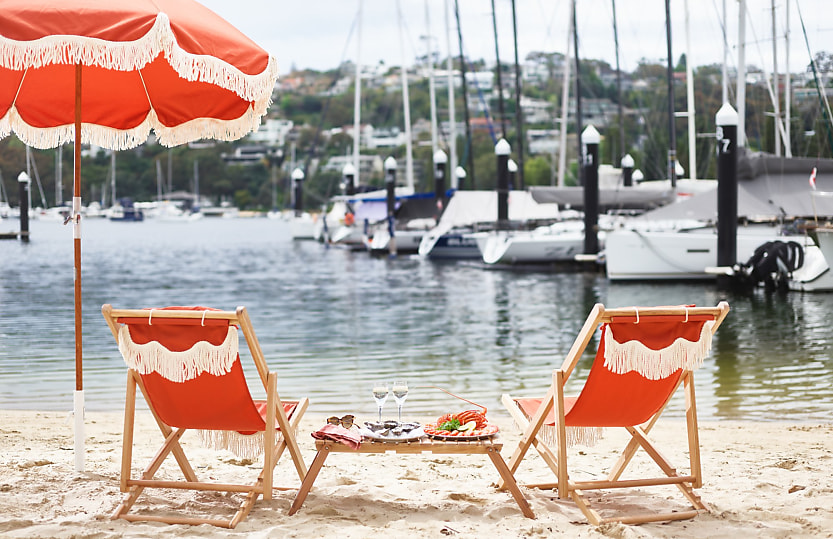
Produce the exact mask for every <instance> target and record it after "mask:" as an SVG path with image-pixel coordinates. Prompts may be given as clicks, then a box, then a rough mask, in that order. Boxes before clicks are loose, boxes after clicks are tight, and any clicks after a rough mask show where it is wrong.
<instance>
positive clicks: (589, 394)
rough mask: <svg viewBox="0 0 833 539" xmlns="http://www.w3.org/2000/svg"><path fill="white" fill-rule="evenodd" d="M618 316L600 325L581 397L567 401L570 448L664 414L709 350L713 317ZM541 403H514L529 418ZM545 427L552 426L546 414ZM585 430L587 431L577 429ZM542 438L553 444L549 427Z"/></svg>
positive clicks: (550, 415)
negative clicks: (686, 375) (680, 385)
mask: <svg viewBox="0 0 833 539" xmlns="http://www.w3.org/2000/svg"><path fill="white" fill-rule="evenodd" d="M688 318H689V320H688V322H684V320H685V318H681V317H680V316H663V317H658V316H654V317H646V316H643V317H642V320H640V321H639V323H637V321H636V320H637V316H636V315H634V316H633V317H617V319H616V321H615V322H610V323H607V324H603V325H602V328H601V336H600V342H599V348H598V350H597V351H596V358H595V360H594V361H593V365H592V367H591V368H590V373H589V374H588V376H587V380H586V381H585V384H584V387H583V388H582V391H581V394H580V395H579V396H577V397H565V399H564V405H565V424H566V426H567V440H568V444H570V445H572V444H586V445H592V444H593V443H594V442H595V441H596V440H597V439H598V437H599V436H600V435H601V428H602V427H627V426H633V425H641V424H642V423H645V422H646V421H648V420H649V419H651V417H653V416H654V415H655V414H656V413H657V412H659V411H660V410H662V408H663V407H664V406H665V403H666V401H667V400H668V396H669V395H670V393H671V392H672V391H673V390H674V389H675V388H676V387H677V384H678V383H679V381H680V376H681V375H682V372H683V368H686V369H687V370H693V369H696V368H698V367H699V366H700V365H701V364H702V362H703V359H704V358H705V357H706V356H707V355H708V353H709V350H710V349H711V337H712V332H711V329H712V326H713V325H714V317H711V316H702V315H701V316H690V317H688ZM542 400H543V399H540V398H526V399H516V402H517V403H518V405H519V406H520V407H521V408H522V409H523V411H524V413H525V414H526V415H527V416H528V417H532V416H533V415H534V414H535V412H536V411H537V410H538V407H539V406H540V405H541V402H542ZM545 424H546V425H547V427H553V426H554V425H555V412H554V410H550V412H549V413H548V414H547V419H546V420H545ZM581 427H585V428H581ZM544 436H545V437H546V438H547V440H548V441H549V442H551V441H554V436H553V434H552V433H551V431H550V429H549V428H548V429H546V430H545V434H544Z"/></svg>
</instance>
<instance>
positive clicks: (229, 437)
mask: <svg viewBox="0 0 833 539" xmlns="http://www.w3.org/2000/svg"><path fill="white" fill-rule="evenodd" d="M197 432H198V433H199V436H200V442H201V443H202V446H203V447H207V448H209V449H215V450H216V449H226V450H228V451H231V452H232V453H234V454H235V456H237V457H239V458H241V459H252V460H254V459H256V458H258V457H260V456H261V455H262V454H263V432H256V433H254V434H240V433H239V432H237V431H233V430H200V431H197ZM282 439H283V438H282V435H281V433H280V432H276V433H275V442H276V443H278V442H280V441H281V440H282Z"/></svg>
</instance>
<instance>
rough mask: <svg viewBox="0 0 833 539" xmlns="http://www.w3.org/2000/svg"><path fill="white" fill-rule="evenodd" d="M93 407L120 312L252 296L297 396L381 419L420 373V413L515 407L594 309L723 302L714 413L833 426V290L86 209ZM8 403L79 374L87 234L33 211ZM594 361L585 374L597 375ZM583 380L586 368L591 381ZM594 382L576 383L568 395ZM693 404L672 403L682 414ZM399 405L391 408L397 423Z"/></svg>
mask: <svg viewBox="0 0 833 539" xmlns="http://www.w3.org/2000/svg"><path fill="white" fill-rule="evenodd" d="M83 226H84V252H83V257H84V260H83V262H84V266H83V267H84V270H83V273H82V287H83V347H84V348H83V349H84V383H85V389H86V392H87V397H86V408H87V410H90V411H114V410H120V409H121V407H122V406H123V400H124V377H125V372H126V368H125V365H124V362H123V360H122V358H121V356H120V355H119V353H118V350H117V349H116V348H115V347H114V345H113V342H112V336H111V335H110V333H109V330H108V328H107V326H106V324H105V323H104V320H103V318H102V316H101V312H100V310H101V305H102V304H104V303H111V304H113V306H114V307H119V308H140V307H162V306H167V305H204V306H210V307H217V308H222V309H234V308H235V307H236V306H237V305H245V306H246V307H247V308H248V310H249V312H250V314H251V317H252V321H253V325H254V328H255V331H256V332H257V336H258V339H259V340H260V343H261V345H262V346H263V349H264V353H265V356H266V359H267V362H268V363H269V365H270V366H271V367H272V368H273V369H274V370H276V371H277V372H278V374H279V380H278V390H279V391H280V392H281V395H286V396H293V395H304V396H309V398H310V403H311V404H310V411H311V413H313V414H316V413H340V414H343V413H353V414H356V415H357V416H358V417H360V418H372V417H374V416H375V415H376V412H377V411H376V407H375V404H374V402H373V399H372V398H371V395H370V391H369V389H368V384H369V382H371V381H373V380H377V379H390V380H393V379H405V380H407V381H408V384H409V386H410V387H411V392H410V395H409V397H408V402H407V404H406V406H405V412H404V413H405V415H406V416H407V415H408V414H409V413H410V414H418V415H420V416H424V415H430V414H433V413H438V412H442V411H444V410H446V409H447V408H448V406H449V405H450V404H451V403H452V402H453V399H450V398H449V397H447V396H446V395H445V394H443V393H441V392H439V391H437V390H435V389H431V388H428V387H425V386H428V385H435V386H439V387H443V388H445V389H447V390H449V391H452V392H454V393H456V394H464V395H466V396H467V397H468V398H471V399H472V400H474V401H476V402H478V403H481V404H483V405H484V406H487V407H488V408H489V409H490V410H491V411H493V412H490V413H495V414H505V412H504V411H503V409H502V407H501V405H500V403H499V399H500V395H501V394H502V393H504V392H507V391H511V392H513V393H516V394H530V395H534V394H540V393H542V392H543V391H545V390H546V384H547V383H548V381H549V375H550V373H551V370H552V369H553V368H555V367H557V366H560V364H561V362H562V361H563V358H564V356H565V355H566V353H567V352H568V350H569V347H570V345H571V343H572V341H573V338H574V336H575V334H576V332H577V331H578V329H579V327H580V325H581V324H582V322H583V321H584V319H585V317H586V316H587V313H588V312H589V311H590V309H591V308H592V306H593V305H594V304H595V303H603V304H605V305H606V306H610V307H620V306H629V305H658V304H691V303H693V304H697V305H712V306H713V305H716V304H717V303H718V302H719V301H720V300H724V299H725V300H726V301H728V302H729V304H730V306H731V309H732V310H731V312H730V313H729V316H728V317H727V319H726V321H725V322H724V324H723V326H722V327H721V330H720V332H718V334H717V335H716V336H715V340H714V345H713V350H712V354H711V356H710V357H709V358H708V359H707V360H706V363H705V364H704V366H703V368H702V369H700V370H699V371H698V372H697V374H696V376H695V381H696V388H697V399H698V405H699V406H698V413H699V415H700V417H701V418H702V419H706V420H709V419H732V420H735V419H737V420H788V421H824V420H827V419H829V417H830V413H831V411H833V359H831V358H833V334H831V332H830V329H829V328H830V324H831V321H833V315H831V314H830V313H831V312H833V294H829V293H814V294H808V293H799V292H791V293H787V294H777V293H775V294H766V293H764V291H763V290H755V291H753V292H752V293H750V294H743V295H742V294H734V293H726V292H721V291H720V290H718V288H717V286H716V285H715V284H714V283H711V282H670V283H650V282H639V283H630V282H611V281H609V280H608V279H607V277H606V276H605V274H604V272H593V273H581V272H579V273H568V272H556V271H552V269H551V268H542V269H538V270H534V271H530V270H529V269H528V268H524V269H522V268H516V269H489V268H487V267H486V266H485V265H484V264H482V263H480V262H475V261H471V260H468V261H466V260H458V261H435V260H430V259H428V258H427V257H420V256H418V255H411V256H399V257H396V258H386V257H382V258H379V257H371V256H368V255H367V253H365V252H351V251H349V250H347V249H338V248H328V247H327V246H325V245H323V244H320V243H317V242H311V241H293V240H292V239H291V234H290V230H289V223H287V222H286V221H283V220H280V219H265V218H249V219H246V218H236V219H202V220H197V221H193V222H187V223H172V222H166V221H161V220H154V219H150V220H146V221H145V222H143V223H138V224H126V223H118V222H110V221H108V220H96V219H87V220H85V221H84V225H83ZM0 248H2V256H0V305H2V310H1V311H0V409H24V410H25V409H29V410H32V409H37V410H54V411H69V410H70V408H71V406H72V392H73V380H74V362H73V356H74V343H73V299H72V298H73V280H72V275H73V273H72V232H71V229H70V227H65V226H63V225H61V223H60V222H55V221H41V220H35V221H33V222H32V223H31V241H30V242H29V243H28V244H27V243H22V242H16V241H10V242H3V243H2V244H0ZM589 365H590V358H589V357H588V358H585V359H584V360H582V361H581V362H580V363H579V365H578V367H577V369H578V371H579V372H581V371H582V370H586V369H589ZM576 379H582V377H581V376H578V377H576ZM577 389H578V388H576V387H570V386H568V392H575V391H576V390H577ZM682 409H683V408H682V403H679V402H672V405H671V407H670V408H669V410H668V412H667V414H668V415H669V416H670V417H674V416H676V417H679V416H680V414H681V413H682ZM395 414H396V410H395V407H394V406H393V405H392V404H389V405H388V406H387V407H386V408H385V410H384V415H385V416H386V417H395Z"/></svg>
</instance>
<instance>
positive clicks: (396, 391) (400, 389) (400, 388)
mask: <svg viewBox="0 0 833 539" xmlns="http://www.w3.org/2000/svg"><path fill="white" fill-rule="evenodd" d="M392 392H393V398H394V399H395V400H396V404H397V405H399V422H400V423H401V422H402V405H403V404H405V399H406V398H407V397H408V382H406V381H404V380H401V381H396V382H394V383H393V387H392Z"/></svg>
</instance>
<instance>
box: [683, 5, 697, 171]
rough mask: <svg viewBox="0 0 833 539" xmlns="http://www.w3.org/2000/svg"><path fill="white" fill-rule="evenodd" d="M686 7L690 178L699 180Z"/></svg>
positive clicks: (692, 78)
mask: <svg viewBox="0 0 833 539" xmlns="http://www.w3.org/2000/svg"><path fill="white" fill-rule="evenodd" d="M684 7H685V89H686V92H685V95H686V109H687V110H686V117H687V118H688V177H689V178H691V179H692V180H696V179H697V133H696V132H695V125H694V116H695V114H694V112H695V111H694V67H693V62H692V61H691V27H690V26H689V24H688V22H689V16H688V15H689V14H688V0H684Z"/></svg>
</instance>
